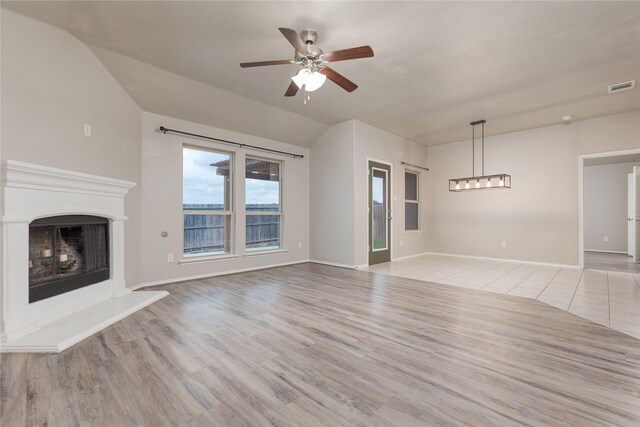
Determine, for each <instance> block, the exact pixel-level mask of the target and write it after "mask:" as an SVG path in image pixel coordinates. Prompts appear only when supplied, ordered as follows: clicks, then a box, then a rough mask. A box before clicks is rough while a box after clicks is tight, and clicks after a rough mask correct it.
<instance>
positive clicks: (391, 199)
mask: <svg viewBox="0 0 640 427" xmlns="http://www.w3.org/2000/svg"><path fill="white" fill-rule="evenodd" d="M369 162H376V163H382V164H383V165H387V166H389V181H390V182H389V183H390V185H389V207H390V208H391V221H389V222H390V224H389V250H390V252H389V257H390V261H393V246H394V245H393V223H394V222H395V221H394V218H395V216H396V215H395V203H394V202H395V201H394V197H395V196H394V192H393V185H394V184H393V183H394V181H395V180H394V176H393V162H389V161H386V160H381V159H376V158H375V157H368V156H367V158H366V160H365V171H364V173H365V175H364V176H365V178H366V179H365V182H366V183H367V187H366V191H365V192H364V193H365V195H364V197H365V204H364V205H365V207H366V208H365V211H364V215H365V216H366V217H367V233H366V244H365V245H364V252H365V257H364V259H366V260H367V264H366V265H367V266H368V265H369V244H370V242H369V231H370V230H371V218H370V215H369Z"/></svg>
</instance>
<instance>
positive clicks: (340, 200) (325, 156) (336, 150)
mask: <svg viewBox="0 0 640 427" xmlns="http://www.w3.org/2000/svg"><path fill="white" fill-rule="evenodd" d="M354 130H355V121H354V120H350V121H348V122H344V123H340V124H337V125H335V126H333V127H332V128H331V129H329V130H328V131H327V132H326V133H325V134H324V135H323V136H322V137H320V139H319V140H318V141H317V142H316V143H315V144H314V145H313V146H312V147H311V182H310V184H311V186H310V191H309V192H310V193H311V223H310V231H311V253H310V255H311V259H312V260H314V261H321V262H328V263H334V264H340V265H344V266H351V267H352V266H354V258H353V253H354V242H353V236H354V217H353V212H354V211H353V208H354V192H353V190H354V187H353V180H354V169H353V155H354V153H353V150H354Z"/></svg>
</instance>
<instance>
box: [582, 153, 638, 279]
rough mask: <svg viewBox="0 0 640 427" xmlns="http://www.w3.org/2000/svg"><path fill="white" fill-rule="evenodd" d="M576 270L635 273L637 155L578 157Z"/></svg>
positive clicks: (609, 154) (636, 245)
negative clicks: (577, 258) (577, 249)
mask: <svg viewBox="0 0 640 427" xmlns="http://www.w3.org/2000/svg"><path fill="white" fill-rule="evenodd" d="M579 169H580V212H579V216H580V221H579V222H580V238H579V240H580V247H579V250H580V266H581V267H584V268H592V269H599V270H611V271H623V272H631V273H640V150H627V151H619V152H610V153H599V154H590V155H583V156H580V165H579Z"/></svg>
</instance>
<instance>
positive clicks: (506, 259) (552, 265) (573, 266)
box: [423, 252, 580, 268]
mask: <svg viewBox="0 0 640 427" xmlns="http://www.w3.org/2000/svg"><path fill="white" fill-rule="evenodd" d="M423 255H441V256H451V257H458V258H470V259H484V260H487V261H500V262H517V263H520V264H535V265H544V266H548V267H559V268H580V266H579V265H578V264H575V265H574V264H556V263H552V262H541V261H524V260H521V259H512V258H491V257H484V256H473V255H458V254H448V253H444V252H425V253H424V254H423Z"/></svg>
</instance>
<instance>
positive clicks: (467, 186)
mask: <svg viewBox="0 0 640 427" xmlns="http://www.w3.org/2000/svg"><path fill="white" fill-rule="evenodd" d="M464 188H466V189H467V190H468V189H469V181H467V185H465V187H464Z"/></svg>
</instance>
